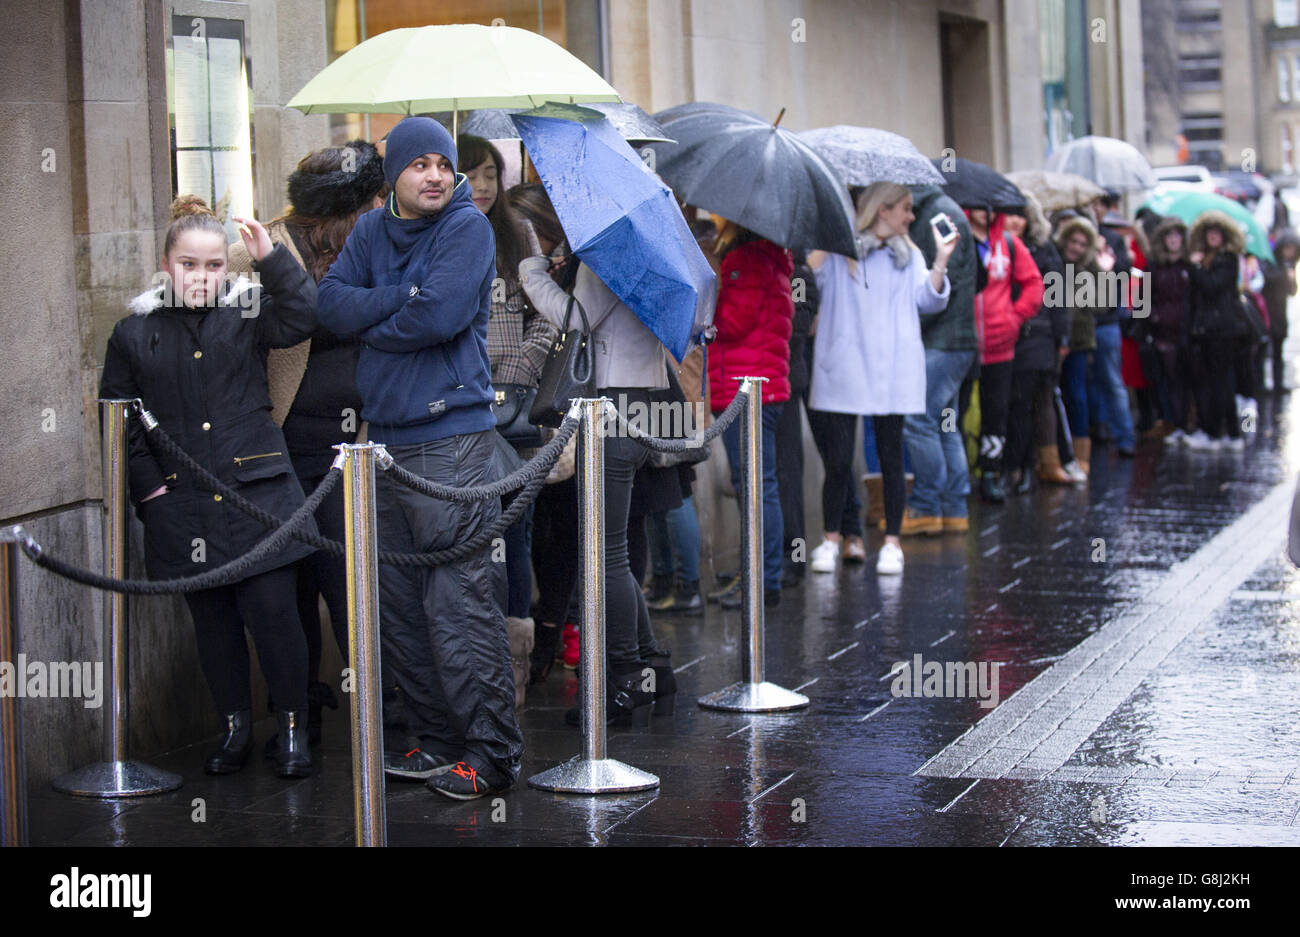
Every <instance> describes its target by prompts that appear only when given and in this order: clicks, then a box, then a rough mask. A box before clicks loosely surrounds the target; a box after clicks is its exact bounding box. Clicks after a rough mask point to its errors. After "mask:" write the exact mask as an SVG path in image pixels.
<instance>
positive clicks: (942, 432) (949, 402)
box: [903, 348, 975, 517]
mask: <svg viewBox="0 0 1300 937" xmlns="http://www.w3.org/2000/svg"><path fill="white" fill-rule="evenodd" d="M974 360H975V352H974V350H973V349H972V350H971V351H938V350H937V349H932V348H927V349H926V350H925V413H924V414H920V413H912V414H909V415H908V416H906V417H904V419H903V440H904V442H905V443H906V444H907V454H908V455H909V456H910V457H911V462H912V466H913V469H914V472H915V474H916V481H915V483H914V484H913V486H912V496H911V497H910V498H908V501H907V506H908V510H909V511H910V512H911V514H912V515H913V516H914V517H965V516H966V496H967V495H968V494H970V469H969V466H968V465H967V464H966V449H965V447H964V446H963V445H962V439H961V424H960V421H959V414H958V412H957V392H958V391H959V390H960V389H961V383H962V380H963V379H964V378H965V377H966V374H967V372H968V371H969V370H970V367H971V362H973V361H974ZM945 410H950V411H951V412H950V413H949V414H946V415H945V413H944V411H945Z"/></svg>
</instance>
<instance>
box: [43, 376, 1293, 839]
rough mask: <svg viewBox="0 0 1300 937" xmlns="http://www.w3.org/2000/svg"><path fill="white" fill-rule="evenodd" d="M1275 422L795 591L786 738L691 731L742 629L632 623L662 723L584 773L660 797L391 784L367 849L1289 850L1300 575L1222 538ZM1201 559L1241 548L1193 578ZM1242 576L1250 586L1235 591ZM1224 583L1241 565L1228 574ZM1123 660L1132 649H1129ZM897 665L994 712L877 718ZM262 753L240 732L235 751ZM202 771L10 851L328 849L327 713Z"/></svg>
mask: <svg viewBox="0 0 1300 937" xmlns="http://www.w3.org/2000/svg"><path fill="white" fill-rule="evenodd" d="M1297 408H1300V395H1297V399H1296V401H1295V403H1294V404H1292V403H1290V402H1289V401H1285V400H1284V405H1283V406H1280V407H1275V406H1274V404H1273V402H1272V401H1269V400H1266V401H1262V402H1261V418H1260V422H1259V432H1258V433H1256V434H1255V436H1254V438H1252V439H1250V441H1249V442H1248V444H1247V447H1246V450H1245V452H1244V453H1236V454H1232V453H1193V452H1188V451H1186V450H1178V449H1173V448H1172V447H1171V448H1168V449H1165V448H1163V447H1162V445H1161V444H1160V443H1158V442H1157V443H1144V444H1143V445H1142V447H1141V448H1140V450H1139V454H1138V457H1137V458H1136V459H1135V460H1133V461H1131V462H1130V461H1121V460H1118V459H1117V458H1116V457H1115V456H1114V455H1113V454H1111V453H1109V452H1107V451H1105V450H1100V451H1099V452H1098V453H1097V454H1096V457H1095V459H1094V475H1093V479H1092V482H1091V485H1090V486H1089V487H1088V488H1087V489H1083V490H1079V489H1057V490H1050V491H1048V490H1042V491H1036V492H1034V493H1033V494H1032V495H1029V496H1026V497H1020V498H1013V499H1011V500H1009V501H1008V503H1007V504H1006V505H1004V506H1001V507H988V506H983V505H974V507H973V509H972V510H973V514H972V529H971V532H970V533H969V534H967V535H952V534H950V535H945V536H943V537H939V538H934V539H922V540H917V541H909V542H907V544H906V546H905V550H906V557H907V567H906V572H905V574H904V575H903V576H902V577H901V579H895V580H889V579H880V580H878V579H877V577H876V575H875V572H874V566H873V565H872V564H868V566H867V567H865V568H864V567H847V568H845V569H843V570H841V571H839V572H837V573H836V574H834V575H829V576H827V575H820V576H819V575H813V574H810V575H809V579H808V581H807V582H806V583H805V584H804V585H803V586H801V587H799V588H796V589H792V590H788V591H787V592H786V594H785V596H784V598H783V600H782V603H781V605H780V607H779V608H777V609H774V610H772V611H771V612H769V615H768V627H767V661H768V673H767V677H768V679H769V680H771V681H772V682H775V683H778V684H780V685H782V686H785V687H787V688H791V689H793V688H801V692H803V693H805V694H806V695H807V696H809V697H810V698H811V700H812V705H811V706H810V707H809V708H808V709H807V710H805V711H802V712H795V713H787V714H781V715H768V716H755V715H743V714H728V713H719V712H710V711H705V710H701V709H699V708H697V707H696V706H695V705H694V700H695V698H696V697H697V696H700V695H703V694H704V693H707V692H710V691H712V690H715V689H718V688H720V687H723V686H725V685H727V684H729V683H732V682H733V681H735V680H736V679H738V677H739V669H740V642H741V639H742V634H741V630H740V622H739V615H738V613H736V612H727V613H724V612H722V611H720V610H719V609H718V608H717V607H716V606H711V607H710V609H709V611H708V613H707V614H706V615H705V616H704V617H702V618H695V619H691V618H674V617H672V616H667V615H664V616H660V617H657V618H656V629H657V631H658V632H659V634H660V636H661V639H662V641H663V643H664V644H665V645H667V646H669V647H671V648H672V650H673V662H674V664H675V665H676V667H677V668H678V669H679V673H678V680H679V683H680V702H679V705H678V708H677V713H676V715H675V716H673V717H656V719H655V720H654V723H653V725H652V726H651V727H650V728H649V729H613V730H611V732H610V737H609V750H610V755H611V757H615V758H618V759H621V760H623V761H624V762H626V763H628V764H631V765H634V766H636V767H639V768H642V769H645V770H648V771H652V772H654V773H655V774H657V775H658V776H659V778H660V782H661V783H660V787H659V788H658V790H656V791H650V792H646V793H641V794H634V795H627V796H602V797H581V796H565V795H554V794H549V793H543V792H541V791H536V790H532V789H530V788H528V787H526V785H525V784H524V783H523V781H522V780H521V782H520V784H518V785H517V786H516V787H515V788H514V789H513V790H512V791H511V792H509V793H508V794H506V795H504V797H502V798H501V799H500V800H499V801H477V802H470V803H453V802H448V801H445V800H441V799H436V798H435V795H433V794H430V793H428V792H427V791H426V790H425V789H424V787H423V786H422V785H403V784H400V783H394V782H390V784H389V789H388V798H387V806H388V821H389V842H390V843H392V844H408V845H415V844H428V845H440V844H446V845H451V844H458V843H474V844H482V845H517V844H553V845H620V844H712V843H716V844H734V845H752V844H828V845H829V844H877V845H945V844H952V845H991V846H997V845H1003V844H1005V845H1030V844H1061V845H1065V844H1162V845H1168V844H1181V843H1201V844H1261V845H1265V844H1283V843H1284V844H1292V845H1294V844H1300V827H1298V826H1297V825H1296V819H1297V812H1300V744H1298V743H1300V720H1297V718H1296V712H1295V706H1296V704H1295V701H1296V700H1297V699H1300V606H1298V605H1297V602H1298V601H1300V574H1297V571H1296V570H1295V569H1294V568H1293V567H1291V566H1290V564H1289V563H1287V562H1286V561H1285V559H1284V558H1283V556H1282V552H1281V551H1282V546H1283V543H1284V538H1285V526H1286V516H1285V511H1282V512H1280V513H1276V514H1273V515H1271V516H1268V517H1261V516H1258V515H1259V514H1260V512H1258V511H1257V512H1256V516H1255V517H1254V519H1252V517H1251V516H1249V515H1248V516H1247V517H1245V518H1244V519H1243V515H1247V512H1248V509H1250V508H1251V507H1252V506H1253V505H1255V504H1257V503H1260V502H1262V501H1264V499H1266V498H1267V497H1268V496H1269V495H1270V494H1272V495H1273V497H1274V498H1275V499H1277V498H1278V497H1280V495H1279V494H1278V490H1279V489H1278V486H1279V485H1281V484H1284V483H1286V482H1287V481H1288V480H1289V479H1291V478H1293V477H1294V473H1295V471H1296V469H1297V467H1300V434H1297V433H1295V432H1294V430H1293V426H1294V424H1295V422H1296V417H1297V414H1298V413H1300V410H1298V409H1297ZM1283 500H1288V499H1283ZM1234 524H1236V525H1237V526H1233V525H1234ZM1225 531H1226V532H1227V533H1226V534H1225ZM1221 534H1223V535H1224V536H1230V537H1233V538H1236V539H1235V540H1233V541H1232V543H1233V544H1240V548H1239V549H1238V548H1237V547H1234V546H1232V544H1229V545H1228V548H1227V549H1221V550H1219V552H1217V553H1215V552H1213V549H1214V545H1215V544H1216V543H1217V544H1220V545H1221V546H1222V544H1224V543H1225V541H1223V540H1219V541H1216V540H1215V539H1214V538H1215V537H1216V536H1217V535H1221ZM873 536H874V537H875V538H878V537H879V534H874V535H873ZM1207 545H1208V546H1207ZM877 546H878V543H877ZM1251 550H1255V551H1257V552H1259V553H1260V556H1261V559H1260V561H1259V562H1258V563H1254V564H1253V565H1251V566H1250V568H1248V569H1242V568H1240V567H1241V566H1242V562H1246V561H1248V559H1249V557H1250V556H1252V555H1254V554H1253V553H1251V552H1250V551H1251ZM1206 551H1209V552H1206ZM1237 557H1246V558H1247V560H1243V561H1238V562H1236V564H1235V565H1233V566H1231V567H1229V566H1228V565H1225V564H1228V563H1230V562H1232V561H1233V560H1234V559H1236V558H1237ZM1180 564H1181V565H1180ZM1178 577H1184V578H1182V579H1180V578H1178ZM1207 577H1208V578H1207ZM1209 578H1212V579H1213V580H1214V582H1215V583H1217V584H1218V585H1217V586H1216V588H1219V589H1220V591H1222V593H1223V599H1222V601H1218V600H1215V601H1214V604H1212V605H1211V604H1210V602H1209V601H1207V602H1205V603H1202V604H1201V605H1198V604H1197V603H1196V602H1195V601H1193V602H1191V603H1190V604H1188V605H1186V606H1185V607H1183V606H1180V607H1178V608H1175V606H1176V605H1177V603H1176V602H1174V603H1171V604H1169V605H1168V607H1165V606H1161V607H1160V608H1155V609H1153V608H1152V607H1151V606H1152V603H1153V601H1154V600H1153V599H1152V597H1153V596H1155V597H1157V598H1158V597H1160V596H1161V595H1163V594H1165V593H1164V592H1162V591H1161V590H1162V589H1164V590H1165V591H1166V592H1169V590H1171V589H1172V590H1174V592H1175V593H1179V592H1181V591H1182V585H1183V584H1184V582H1185V583H1186V585H1187V587H1188V588H1192V587H1193V586H1194V585H1195V584H1196V583H1199V582H1208V581H1209ZM1171 594H1172V593H1171ZM1188 594H1190V593H1188ZM1197 594H1199V593H1197ZM1207 594H1210V593H1209V592H1207ZM1203 606H1204V607H1203ZM1189 609H1190V611H1189ZM1162 610H1163V611H1164V612H1165V614H1164V615H1163V617H1162V616H1161V615H1160V614H1159V612H1161V611H1162ZM1153 611H1154V612H1155V614H1152V613H1153ZM1139 612H1141V614H1143V615H1150V616H1151V617H1149V618H1146V619H1139V618H1138V617H1135V616H1138V614H1139ZM1192 612H1195V615H1194V617H1190V618H1189V617H1187V615H1189V614H1192ZM1126 616H1130V617H1129V618H1126ZM1130 619H1131V621H1130ZM1125 622H1130V627H1129V628H1128V630H1127V631H1125ZM1133 622H1136V624H1132V623H1133ZM1184 626H1190V630H1188V627H1184ZM1180 628H1181V630H1180ZM1184 632H1186V633H1185V634H1184ZM1148 634H1150V635H1155V636H1157V637H1156V638H1154V639H1152V640H1151V641H1146V643H1145V645H1144V644H1143V641H1144V640H1145V638H1146V636H1147V635H1148ZM1094 635H1099V636H1100V638H1099V639H1098V646H1099V647H1100V646H1101V645H1103V644H1104V645H1106V646H1107V647H1109V648H1110V650H1109V651H1106V653H1107V654H1109V655H1110V656H1105V657H1103V656H1100V655H1101V652H1100V651H1099V654H1098V655H1094V656H1093V658H1090V659H1095V660H1100V661H1102V662H1103V663H1106V664H1107V666H1106V668H1105V670H1106V672H1104V673H1097V674H1094V677H1093V678H1089V679H1091V683H1087V693H1088V694H1089V696H1088V703H1087V706H1086V707H1083V708H1080V707H1081V700H1080V699H1072V698H1071V694H1077V693H1078V692H1081V689H1080V688H1081V687H1083V686H1084V684H1085V682H1086V681H1084V680H1083V678H1082V677H1080V678H1078V679H1075V678H1074V677H1072V676H1071V673H1067V672H1066V671H1069V670H1070V669H1071V668H1072V667H1073V662H1074V661H1075V660H1076V659H1077V658H1078V656H1079V653H1080V652H1079V651H1077V650H1076V649H1077V648H1079V647H1081V646H1085V645H1084V642H1086V641H1088V639H1089V638H1090V637H1092V636H1094ZM1111 635H1117V636H1120V637H1117V638H1116V640H1114V641H1111V640H1110V638H1109V636H1111ZM1161 640H1163V641H1165V643H1166V644H1167V645H1168V646H1164V645H1162V644H1160V643H1159V642H1160V641H1161ZM1124 642H1129V644H1132V646H1133V648H1134V650H1133V652H1132V653H1128V651H1127V650H1126V648H1127V647H1128V646H1129V645H1128V644H1125V643H1124ZM1087 647H1091V645H1087ZM1103 650H1104V649H1103ZM1072 652H1074V656H1071V654H1072ZM916 655H920V656H921V658H922V660H923V661H924V662H938V663H939V664H947V663H950V662H972V663H981V662H982V663H992V662H1000V663H1001V664H1002V666H1001V667H1000V669H999V671H998V682H997V693H998V696H997V699H998V703H999V705H998V706H997V707H992V708H990V707H984V706H981V705H980V699H979V698H978V696H977V694H970V695H968V696H966V697H965V698H959V699H953V698H942V697H933V696H927V695H925V693H924V685H923V681H921V680H916V681H915V683H916V684H917V685H915V686H914V688H913V689H914V692H913V693H912V694H911V695H908V696H896V695H894V694H893V692H891V688H892V687H894V686H896V685H897V678H898V676H899V674H898V672H897V671H896V668H895V664H896V663H897V662H901V661H909V662H912V661H915V659H916ZM1112 660H1113V661H1114V664H1113V667H1112V665H1111V664H1110V662H1111V661H1112ZM1058 664H1059V665H1061V666H1060V667H1056V668H1055V669H1053V668H1054V665H1058ZM1076 669H1077V668H1076ZM1097 670H1098V667H1096V666H1094V667H1093V668H1092V670H1091V671H1089V673H1092V672H1093V671H1097ZM923 674H924V671H922V672H921V674H917V675H916V676H921V675H923ZM909 675H910V671H909ZM1040 675H1043V681H1040V682H1038V683H1035V685H1034V686H1033V687H1030V688H1029V690H1027V691H1026V695H1024V696H1021V697H1020V700H1021V701H1024V700H1027V699H1030V698H1032V697H1033V695H1034V694H1039V695H1043V694H1044V693H1049V692H1051V693H1054V694H1055V695H1049V696H1045V697H1044V698H1046V699H1047V702H1046V703H1044V704H1043V705H1041V706H1038V707H1037V708H1033V709H1032V710H1031V709H1028V708H1027V707H1026V706H1025V705H1024V703H1023V702H1017V700H1016V696H1015V694H1016V693H1017V691H1019V690H1021V689H1022V688H1024V687H1025V686H1026V685H1027V684H1029V683H1030V682H1031V681H1034V680H1035V678H1037V677H1039V676H1040ZM1076 676H1077V675H1076ZM985 686H986V688H988V685H987V684H986V685H985ZM1044 687H1046V688H1047V690H1044ZM985 695H986V696H987V694H985ZM575 700H576V680H575V677H574V675H573V673H572V672H567V671H562V670H561V669H560V668H559V666H558V665H557V667H556V669H555V671H553V672H552V674H551V677H550V679H549V681H548V682H547V683H546V684H545V685H543V686H540V687H532V688H530V689H529V691H528V703H527V705H526V708H525V710H524V712H523V714H522V725H523V727H524V731H525V736H526V741H527V746H528V750H527V757H526V762H525V765H524V777H527V776H529V775H532V774H534V773H537V772H538V771H541V770H544V769H546V768H548V767H551V766H553V765H555V764H557V763H558V762H560V761H564V760H567V759H568V758H570V757H572V756H573V755H574V754H576V753H577V752H578V750H579V747H580V743H579V738H578V734H577V731H576V730H573V729H568V728H566V727H565V726H564V725H563V712H564V710H565V709H566V708H568V707H569V706H572V705H574V704H575ZM1016 707H1020V708H1021V709H1025V710H1026V718H1024V719H1022V720H1019V721H1018V722H1016V724H1015V725H1014V726H1012V725H1010V722H1011V720H1009V719H1008V718H1007V717H1006V716H1005V715H1004V716H1002V717H999V713H1000V712H1001V713H1004V714H1006V713H1010V714H1014V713H1016V712H1017V711H1018V710H1017V709H1016ZM985 718H988V719H990V720H994V719H997V718H1001V719H1002V722H1004V723H1008V725H1007V733H1006V734H1005V735H1004V736H1002V743H1001V747H998V746H997V745H992V746H990V748H989V750H988V754H986V755H985V756H984V757H983V759H982V760H976V761H974V762H973V763H971V764H966V763H965V762H963V761H962V759H961V758H958V757H957V753H960V752H962V751H964V750H965V748H963V745H966V747H967V748H969V745H967V744H966V743H963V742H962V741H961V740H962V739H963V738H964V739H965V740H966V742H967V743H969V742H970V740H972V739H978V738H980V732H979V731H978V730H976V729H972V727H973V726H976V725H977V724H978V723H980V722H981V721H982V720H983V719H985ZM997 724H998V723H995V722H993V721H990V723H989V725H990V726H993V725H997ZM271 731H273V729H272V728H271V727H270V723H269V722H268V723H265V724H263V725H260V726H259V732H258V740H259V741H258V744H259V745H260V741H261V739H263V738H265V737H266V735H268V734H269V733H270V732H271ZM1053 740H1056V741H1053ZM1062 740H1064V741H1062ZM954 743H957V744H954ZM949 746H952V747H951V748H950V747H949ZM1017 746H1018V747H1017ZM203 747H204V746H203V745H195V746H191V747H188V748H185V749H182V750H180V751H176V752H171V753H167V754H164V755H160V756H158V757H154V758H151V759H150V760H151V761H152V762H153V763H155V764H157V765H158V766H159V767H164V768H169V769H171V770H175V771H180V772H181V773H183V775H184V776H185V785H184V787H182V788H181V789H180V790H179V791H176V792H174V793H172V794H168V795H163V796H160V797H154V798H150V799H149V800H147V801H142V802H139V803H131V802H125V803H104V804H101V803H96V802H88V801H83V800H76V799H71V798H65V797H62V796H60V795H57V794H54V793H53V792H51V791H33V792H32V806H31V813H32V817H31V828H32V840H33V842H36V843H79V844H163V843H183V844H196V845H197V844H267V845H344V844H348V843H350V842H351V841H352V823H351V811H352V795H351V773H350V762H349V754H348V747H347V728H346V722H345V721H344V720H343V719H342V718H341V713H337V714H336V713H328V712H327V713H326V725H325V742H324V745H323V746H322V748H321V749H320V750H319V753H320V757H319V759H318V762H319V767H318V770H317V772H316V774H315V776H314V777H312V778H309V779H306V780H302V781H297V782H285V781H281V780H279V779H276V778H275V777H274V776H273V775H272V774H271V771H270V769H269V766H268V765H267V764H262V763H259V764H250V766H249V767H248V768H246V769H245V771H244V772H243V773H242V774H240V775H235V776H231V777H226V778H208V777H205V776H204V775H203V774H202V772H201V761H202V751H203ZM926 765H930V766H931V767H930V768H927V769H926V770H927V772H928V773H918V772H919V771H921V769H922V767H923V766H926ZM945 765H947V766H949V767H951V770H949V769H948V768H946V767H944V766H945ZM954 765H955V767H952V766H954ZM935 766H938V767H937V768H936V767H935ZM1017 766H1019V767H1017ZM196 799H201V800H202V805H203V808H204V810H205V817H204V820H203V822H196V820H195V817H196V811H197V809H198V808H197V806H196Z"/></svg>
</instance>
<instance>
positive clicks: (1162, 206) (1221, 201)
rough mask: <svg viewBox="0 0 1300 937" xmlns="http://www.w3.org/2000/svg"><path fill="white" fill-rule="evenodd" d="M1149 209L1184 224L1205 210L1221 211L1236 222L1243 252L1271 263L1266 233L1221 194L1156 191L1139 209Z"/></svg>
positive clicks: (1243, 207) (1190, 222) (1193, 221)
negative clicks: (1244, 246) (1243, 237)
mask: <svg viewBox="0 0 1300 937" xmlns="http://www.w3.org/2000/svg"><path fill="white" fill-rule="evenodd" d="M1142 208H1149V209H1151V210H1152V211H1153V212H1155V213H1156V214H1158V215H1173V216H1174V217H1175V218H1181V219H1182V220H1183V221H1184V222H1186V223H1187V224H1188V225H1192V224H1195V223H1196V219H1197V218H1199V217H1200V216H1201V215H1202V214H1204V213H1205V212H1207V211H1221V212H1223V213H1224V214H1225V215H1228V216H1229V217H1231V218H1232V220H1233V221H1235V222H1237V226H1238V227H1239V228H1241V230H1242V233H1243V234H1245V235H1246V252H1247V253H1250V254H1254V255H1255V256H1256V257H1262V258H1264V259H1265V260H1273V259H1274V257H1273V249H1272V248H1271V247H1269V244H1268V232H1267V231H1265V230H1264V226H1263V225H1261V224H1260V223H1259V221H1258V220H1257V219H1256V218H1255V216H1254V215H1252V214H1251V213H1250V210H1249V209H1247V208H1246V207H1245V206H1244V205H1242V204H1240V203H1238V202H1234V201H1233V200H1232V199H1230V198H1224V197H1223V196H1222V195H1215V194H1214V193H1212V192H1196V191H1193V190H1191V189H1174V190H1166V191H1164V192H1157V193H1156V194H1155V195H1153V196H1151V197H1150V198H1149V199H1147V200H1146V201H1145V202H1143V203H1142V204H1141V205H1140V206H1139V210H1141V209H1142Z"/></svg>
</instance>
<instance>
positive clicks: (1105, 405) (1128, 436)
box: [1088, 322, 1137, 449]
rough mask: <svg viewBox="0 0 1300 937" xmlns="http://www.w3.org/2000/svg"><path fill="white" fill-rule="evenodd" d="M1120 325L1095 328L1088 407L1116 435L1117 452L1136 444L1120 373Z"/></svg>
mask: <svg viewBox="0 0 1300 937" xmlns="http://www.w3.org/2000/svg"><path fill="white" fill-rule="evenodd" d="M1121 340H1122V339H1121V335H1120V330H1119V323H1117V322H1115V323H1111V324H1110V325H1099V326H1097V351H1096V353H1095V354H1094V355H1093V357H1092V374H1091V377H1092V385H1091V387H1089V391H1088V393H1089V404H1088V405H1089V408H1094V407H1095V409H1096V414H1097V421H1098V422H1099V423H1100V422H1102V421H1103V420H1104V421H1105V422H1106V424H1107V425H1108V426H1110V431H1111V432H1112V433H1113V434H1114V435H1115V446H1116V448H1118V449H1132V448H1133V447H1134V446H1135V445H1136V444H1137V437H1136V436H1135V435H1134V432H1133V413H1132V411H1130V410H1129V405H1128V388H1126V387H1125V386H1124V377H1123V375H1122V374H1121V372H1120V354H1121V353H1120V342H1121Z"/></svg>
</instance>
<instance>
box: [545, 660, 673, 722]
mask: <svg viewBox="0 0 1300 937" xmlns="http://www.w3.org/2000/svg"><path fill="white" fill-rule="evenodd" d="M671 671H672V668H669V672H670V673H671ZM652 673H653V670H652V668H651V667H650V665H649V664H638V665H637V666H636V668H635V669H629V670H626V671H624V672H621V673H618V674H615V675H613V676H611V677H608V678H607V680H606V684H605V725H607V726H648V725H649V724H650V711H651V709H652V708H653V703H654V701H655V694H654V693H652V692H650V691H649V690H646V689H644V687H645V686H655V685H657V681H658V677H657V675H655V676H652ZM652 679H653V680H655V683H651V682H650V681H651V680H652ZM673 692H674V693H675V692H676V682H675V680H674V683H673ZM564 722H565V724H566V725H571V726H579V725H582V711H581V710H580V709H570V710H568V711H566V712H565V714H564Z"/></svg>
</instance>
